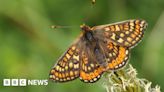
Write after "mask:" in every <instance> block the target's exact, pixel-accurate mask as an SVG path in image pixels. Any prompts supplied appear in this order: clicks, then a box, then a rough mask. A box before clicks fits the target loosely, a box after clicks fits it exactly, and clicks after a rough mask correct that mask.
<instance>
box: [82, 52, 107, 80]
mask: <svg viewBox="0 0 164 92" xmlns="http://www.w3.org/2000/svg"><path fill="white" fill-rule="evenodd" d="M103 72H104V69H103V67H101V66H100V65H98V63H97V62H95V60H94V59H93V60H92V59H91V58H90V57H88V55H87V54H86V52H83V53H82V61H81V69H80V79H81V80H82V81H83V82H87V83H93V82H96V81H97V80H98V79H99V78H100V77H101V74H102V73H103Z"/></svg>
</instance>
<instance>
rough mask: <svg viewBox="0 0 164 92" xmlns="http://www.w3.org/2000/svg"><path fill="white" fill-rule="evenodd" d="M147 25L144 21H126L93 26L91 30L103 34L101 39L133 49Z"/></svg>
mask: <svg viewBox="0 0 164 92" xmlns="http://www.w3.org/2000/svg"><path fill="white" fill-rule="evenodd" d="M146 26H147V23H146V21H144V20H128V21H123V22H118V23H113V24H108V25H100V26H95V27H93V28H92V30H94V31H97V32H100V31H101V32H103V37H105V38H106V39H108V41H112V42H113V43H115V44H117V45H120V46H126V47H130V48H132V47H134V46H135V45H136V44H137V43H138V42H139V41H141V38H142V37H143V35H144V29H145V28H146Z"/></svg>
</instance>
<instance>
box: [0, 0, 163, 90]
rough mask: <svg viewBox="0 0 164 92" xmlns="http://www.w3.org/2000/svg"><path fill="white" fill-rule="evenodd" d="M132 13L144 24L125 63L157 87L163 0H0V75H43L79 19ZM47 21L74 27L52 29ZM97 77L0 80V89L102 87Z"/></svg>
mask: <svg viewBox="0 0 164 92" xmlns="http://www.w3.org/2000/svg"><path fill="white" fill-rule="evenodd" d="M138 18H139V19H145V20H146V21H147V22H148V24H149V26H148V29H147V30H146V31H147V32H146V34H145V37H144V39H143V41H142V42H141V43H140V44H139V45H138V46H137V47H135V48H134V49H133V50H132V51H131V58H130V63H131V64H132V65H133V66H134V67H135V68H136V69H137V70H138V73H139V76H141V77H144V78H146V79H148V80H150V81H152V82H153V84H159V85H160V86H161V90H163V88H164V82H163V81H164V79H163V78H164V72H163V70H164V67H163V66H164V62H163V61H164V57H163V55H164V48H163V47H164V36H163V34H164V26H163V24H164V0H96V3H95V5H94V6H92V4H91V0H0V63H1V64H0V80H1V82H2V80H3V79H4V78H27V79H47V78H48V74H49V71H50V69H51V67H52V66H53V64H54V63H55V61H56V60H57V59H58V57H60V56H61V55H62V53H63V52H64V51H65V50H66V48H68V47H69V45H70V44H71V43H72V42H73V41H74V40H75V39H76V37H77V36H78V35H79V33H80V28H79V25H80V24H83V23H86V24H87V25H90V26H94V25H100V24H107V23H112V22H118V21H122V20H127V19H138ZM51 25H66V26H75V27H72V28H69V29H56V30H54V29H51V28H50V26H51ZM101 83H102V82H101V80H100V81H99V82H96V83H95V84H85V83H82V82H81V81H79V80H75V81H72V82H69V83H64V84H56V83H52V82H49V85H48V86H26V87H3V86H0V92H11V91H17V92H36V91H37V92H45V91H47V92H67V91H68V90H69V91H70V92H77V91H78V92H90V91H92V92H103V91H105V89H103V87H102V86H101ZM1 84H2V83H1Z"/></svg>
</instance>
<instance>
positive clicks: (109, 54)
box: [106, 42, 129, 70]
mask: <svg viewBox="0 0 164 92" xmlns="http://www.w3.org/2000/svg"><path fill="white" fill-rule="evenodd" d="M107 48H108V49H107V51H106V58H107V61H108V65H107V69H110V70H116V69H120V68H121V67H123V66H124V65H125V64H126V63H127V61H128V58H129V49H128V48H127V47H122V46H118V45H114V44H113V43H112V42H111V43H108V45H107Z"/></svg>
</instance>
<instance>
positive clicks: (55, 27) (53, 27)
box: [51, 25, 79, 29]
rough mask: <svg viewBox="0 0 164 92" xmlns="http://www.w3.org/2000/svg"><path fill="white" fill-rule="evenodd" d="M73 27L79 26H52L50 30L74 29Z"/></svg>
mask: <svg viewBox="0 0 164 92" xmlns="http://www.w3.org/2000/svg"><path fill="white" fill-rule="evenodd" d="M75 27H78V28H79V26H60V25H52V26H51V28H52V29H59V28H75Z"/></svg>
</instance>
